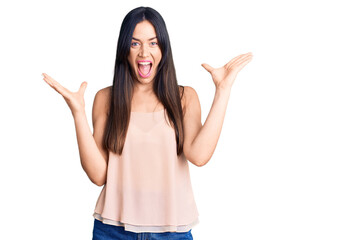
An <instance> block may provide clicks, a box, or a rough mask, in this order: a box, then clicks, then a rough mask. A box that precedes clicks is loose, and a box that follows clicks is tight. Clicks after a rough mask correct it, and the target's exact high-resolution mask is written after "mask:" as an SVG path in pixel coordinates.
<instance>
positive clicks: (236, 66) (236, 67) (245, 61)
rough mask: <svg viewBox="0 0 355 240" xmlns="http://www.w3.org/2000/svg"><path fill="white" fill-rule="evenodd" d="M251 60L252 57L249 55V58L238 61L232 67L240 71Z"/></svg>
mask: <svg viewBox="0 0 355 240" xmlns="http://www.w3.org/2000/svg"><path fill="white" fill-rule="evenodd" d="M251 60H252V57H248V58H247V59H245V60H244V61H241V62H239V63H238V64H237V63H235V64H233V66H231V68H232V69H233V71H236V72H237V73H238V72H239V71H240V70H242V69H243V68H244V67H245V66H246V65H247V64H248V63H250V61H251Z"/></svg>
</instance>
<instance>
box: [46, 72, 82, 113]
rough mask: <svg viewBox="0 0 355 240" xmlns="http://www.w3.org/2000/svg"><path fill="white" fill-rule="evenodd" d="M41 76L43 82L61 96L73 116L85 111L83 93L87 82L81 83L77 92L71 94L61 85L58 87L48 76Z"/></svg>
mask: <svg viewBox="0 0 355 240" xmlns="http://www.w3.org/2000/svg"><path fill="white" fill-rule="evenodd" d="M42 75H43V80H44V81H45V82H46V83H48V84H49V85H50V86H51V87H52V88H53V89H54V90H56V91H57V92H58V93H59V94H61V95H62V96H63V98H64V100H65V101H66V102H67V104H68V106H69V108H70V110H71V112H72V114H73V115H75V114H77V113H79V112H83V111H85V101H84V92H85V89H86V86H87V82H83V83H81V85H80V88H79V91H77V92H71V91H69V90H68V89H66V88H65V87H63V86H62V85H60V84H59V83H58V82H57V81H56V80H54V79H53V78H52V77H50V76H49V75H48V74H46V73H43V74H42Z"/></svg>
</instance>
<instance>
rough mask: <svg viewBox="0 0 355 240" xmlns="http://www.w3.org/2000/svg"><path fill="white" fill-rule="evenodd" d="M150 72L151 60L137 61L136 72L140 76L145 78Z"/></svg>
mask: <svg viewBox="0 0 355 240" xmlns="http://www.w3.org/2000/svg"><path fill="white" fill-rule="evenodd" d="M151 72H152V62H151V61H138V73H139V75H140V76H141V77H143V78H147V77H149V76H150V74H151Z"/></svg>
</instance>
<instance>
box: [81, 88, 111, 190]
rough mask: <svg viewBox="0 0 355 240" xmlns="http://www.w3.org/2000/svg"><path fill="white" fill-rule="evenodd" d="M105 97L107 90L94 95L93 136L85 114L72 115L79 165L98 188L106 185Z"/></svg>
mask: <svg viewBox="0 0 355 240" xmlns="http://www.w3.org/2000/svg"><path fill="white" fill-rule="evenodd" d="M107 96H108V94H107V88H106V89H102V90H100V91H98V92H97V93H96V96H95V99H94V104H93V110H92V121H93V130H94V133H93V134H92V133H91V130H90V128H89V124H88V121H87V118H86V114H85V112H80V113H78V114H76V115H74V122H75V129H76V136H77V141H78V147H79V154H80V161H81V165H82V167H83V169H84V171H85V172H86V174H87V175H88V177H89V179H90V180H91V181H92V182H93V183H94V184H96V185H98V186H102V185H104V184H105V183H106V174H107V163H108V153H107V151H106V150H104V148H103V145H102V143H103V136H104V129H105V124H106V119H107V115H106V113H107V109H108V108H107V106H108V104H107Z"/></svg>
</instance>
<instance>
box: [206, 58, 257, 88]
mask: <svg viewBox="0 0 355 240" xmlns="http://www.w3.org/2000/svg"><path fill="white" fill-rule="evenodd" d="M252 58H253V55H252V53H251V52H249V53H246V54H241V55H239V56H237V57H235V58H233V59H232V60H230V61H229V62H228V63H227V64H226V65H224V66H223V67H220V68H213V67H211V66H210V65H208V64H206V63H203V64H202V67H204V68H205V69H206V70H207V71H208V72H209V73H210V74H211V75H212V79H213V82H214V84H215V85H216V88H217V89H230V88H231V87H232V85H233V82H234V80H235V78H236V77H237V75H238V73H239V71H240V70H242V68H243V67H244V66H245V65H247V64H248V63H249V62H250V61H251V59H252Z"/></svg>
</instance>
